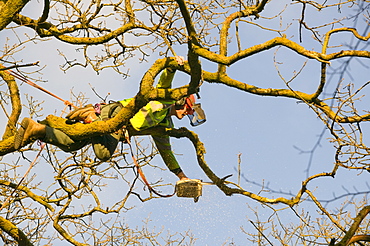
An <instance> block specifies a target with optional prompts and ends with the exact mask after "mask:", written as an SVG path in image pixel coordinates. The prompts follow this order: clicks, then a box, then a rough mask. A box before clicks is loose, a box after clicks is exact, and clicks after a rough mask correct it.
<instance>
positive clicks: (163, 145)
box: [120, 69, 181, 174]
mask: <svg viewBox="0 0 370 246" xmlns="http://www.w3.org/2000/svg"><path fill="white" fill-rule="evenodd" d="M174 75H175V73H174V72H169V71H168V70H167V69H165V70H164V71H163V72H162V74H161V76H160V79H159V81H158V85H157V88H162V89H169V88H171V85H172V80H173V77H174ZM131 100H132V98H130V99H125V100H122V101H120V103H121V104H122V105H123V106H126V105H127V104H128V103H129V102H130V101H131ZM174 103H175V101H173V100H161V101H150V102H149V103H148V104H147V105H145V106H144V107H143V108H141V109H140V110H139V112H137V113H136V114H135V115H134V117H132V118H131V119H130V123H131V125H132V127H133V128H134V129H135V130H137V131H142V130H145V129H148V128H151V127H155V126H164V127H169V128H172V127H173V126H174V125H173V122H172V119H171V116H170V114H169V113H170V110H171V106H172V105H173V104H174ZM152 137H153V140H154V143H155V145H156V146H157V149H158V151H159V153H160V155H161V156H162V159H163V161H164V163H165V164H166V166H167V167H168V168H169V169H170V170H171V171H172V172H173V173H175V174H178V173H179V172H181V169H180V165H179V163H178V162H177V160H176V158H175V155H174V154H173V151H172V149H171V143H170V138H169V136H160V137H159V136H152Z"/></svg>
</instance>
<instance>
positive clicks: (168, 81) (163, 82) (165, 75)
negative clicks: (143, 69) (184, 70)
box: [157, 68, 176, 89]
mask: <svg viewBox="0 0 370 246" xmlns="http://www.w3.org/2000/svg"><path fill="white" fill-rule="evenodd" d="M175 72H176V70H172V71H171V70H170V69H168V68H166V69H164V70H163V72H162V73H161V76H160V78H159V81H158V84H157V88H158V89H170V88H171V86H172V80H173V77H174V76H175Z"/></svg>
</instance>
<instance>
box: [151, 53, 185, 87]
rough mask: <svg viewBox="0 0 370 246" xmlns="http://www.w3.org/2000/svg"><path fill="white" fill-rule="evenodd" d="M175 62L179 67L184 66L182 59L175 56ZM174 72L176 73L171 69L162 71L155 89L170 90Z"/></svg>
mask: <svg viewBox="0 0 370 246" xmlns="http://www.w3.org/2000/svg"><path fill="white" fill-rule="evenodd" d="M175 60H176V62H177V63H178V64H179V65H180V66H182V65H184V62H185V60H184V57H182V56H176V57H175ZM175 72H176V70H175V69H172V68H166V69H164V70H163V72H162V74H161V76H160V78H159V81H158V84H157V88H159V89H170V88H171V85H172V80H173V77H174V76H175Z"/></svg>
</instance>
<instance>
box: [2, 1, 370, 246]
mask: <svg viewBox="0 0 370 246" xmlns="http://www.w3.org/2000/svg"><path fill="white" fill-rule="evenodd" d="M273 2H280V3H282V2H283V1H273ZM284 2H286V3H289V2H291V1H284ZM35 3H36V1H31V2H30V4H35ZM298 9H299V6H298V5H297V6H296V7H290V8H289V9H288V11H287V12H286V17H285V18H286V19H284V21H285V23H288V22H291V21H292V19H294V18H298V16H299V15H297V13H296V12H297V10H298ZM279 11H280V9H279V8H278V6H276V5H274V4H268V5H267V8H266V12H264V15H266V16H273V15H275V14H277V13H278V12H279ZM306 18H307V19H308V20H307V21H311V22H310V23H311V25H315V24H318V22H319V20H316V19H315V18H314V17H310V16H309V15H306ZM261 22H264V23H266V22H267V20H261ZM316 22H317V23H316ZM293 23H294V24H293V25H292V26H291V27H290V31H289V32H288V34H290V35H294V37H293V38H292V39H293V40H294V41H298V36H297V35H298V31H297V30H298V26H297V22H296V21H295V22H293ZM242 25H243V27H245V29H243V32H242V33H241V35H242V45H243V47H244V48H246V47H249V46H250V45H254V44H258V43H261V42H264V41H267V40H268V39H270V38H272V37H275V36H276V34H275V33H273V32H267V34H266V32H260V33H258V35H257V31H258V28H257V27H250V26H247V25H246V24H244V23H243V24H242ZM278 25H279V23H275V24H273V25H271V26H270V27H271V28H273V27H274V28H277V27H278ZM19 31H20V30H19ZM362 31H364V27H363V26H361V27H360V33H361V32H362ZM20 32H22V31H20ZM303 33H304V36H303V37H304V41H305V40H307V42H304V43H302V45H303V46H304V47H305V48H307V49H314V50H316V51H319V48H318V47H319V46H318V45H317V44H315V43H313V42H310V41H308V39H309V38H310V36H311V35H310V34H309V33H307V31H304V32H303ZM3 35H4V34H3V33H1V36H2V38H1V39H0V42H1V43H3V42H4V38H3V37H4V36H3ZM9 37H10V38H14V36H9ZM345 42H351V39H350V36H349V35H344V36H343V38H341V39H339V40H338V41H337V43H336V44H341V43H345ZM234 47H235V45H234ZM75 48H76V47H71V46H68V45H65V44H62V43H60V42H58V41H55V40H50V41H47V42H41V43H39V44H35V45H29V46H27V47H26V49H25V50H24V51H22V52H21V53H20V54H19V56H20V57H19V58H22V59H23V62H24V63H29V62H35V61H40V66H45V69H44V70H43V74H42V79H44V80H47V81H48V83H46V84H43V86H44V87H45V88H47V89H49V90H51V91H52V92H54V93H56V94H57V95H58V96H60V97H62V98H64V99H67V100H69V97H70V92H71V90H73V92H75V93H77V92H80V91H81V92H83V93H86V96H87V97H88V98H90V102H91V103H95V102H97V101H98V100H99V99H98V98H97V97H96V96H95V95H94V93H93V91H92V90H91V89H90V85H91V86H92V87H94V88H95V90H96V91H98V92H99V93H100V95H102V96H105V95H107V94H110V97H109V98H110V99H112V100H120V99H124V98H129V97H132V96H133V95H135V93H136V92H137V86H138V82H139V81H140V79H141V77H142V76H143V74H144V73H145V71H146V69H148V68H149V67H150V65H151V62H153V61H154V60H155V59H156V58H158V57H159V56H158V54H153V57H152V58H151V60H150V61H149V63H137V62H132V64H131V63H128V65H127V66H128V67H127V68H129V69H130V75H131V76H130V78H128V79H126V80H123V79H122V77H120V76H119V75H117V74H115V73H114V72H112V71H103V72H102V73H101V74H99V75H97V74H96V73H94V72H93V71H92V70H91V69H90V68H86V69H83V68H76V69H72V70H70V71H68V72H67V73H63V72H61V71H60V70H59V65H60V64H62V63H63V59H62V58H61V57H60V56H58V51H57V49H58V50H61V51H63V52H65V53H66V54H69V55H77V56H78V55H81V54H79V53H78V52H76V50H75ZM185 48H186V47H178V54H179V55H183V56H186V53H185V50H186V49H185ZM234 51H235V48H231V49H230V53H232V52H234ZM181 52H183V53H181ZM275 52H276V49H274V50H270V51H265V52H263V53H261V54H257V55H254V56H253V57H250V58H247V59H245V60H243V61H241V62H238V63H237V64H235V66H234V65H233V66H232V67H230V68H229V69H228V74H229V75H230V76H231V77H232V78H235V79H237V80H240V81H243V82H246V83H249V84H253V85H256V86H258V87H263V88H269V87H271V88H285V85H284V83H283V82H282V81H281V80H280V79H279V77H278V75H277V72H276V69H275V67H274V60H273V59H274V58H273V56H274V54H275ZM276 54H277V55H276V59H277V60H278V61H279V62H281V64H280V65H281V67H282V72H283V74H284V76H286V77H287V78H289V77H290V76H291V75H292V74H293V73H294V71H298V70H299V69H300V67H301V66H302V64H303V63H304V62H305V61H306V60H305V59H303V58H301V57H298V56H297V55H296V54H295V53H293V52H292V51H289V50H287V49H285V48H281V49H279V50H278V52H277V53H276ZM361 61H362V62H364V63H365V64H367V65H370V64H369V62H368V61H365V60H364V59H362V60H361ZM202 63H203V68H204V69H205V70H207V71H214V70H215V66H212V65H211V64H209V63H208V62H207V61H205V60H202ZM335 66H336V65H335V63H334V64H333V67H332V68H333V69H334V68H335ZM350 69H351V70H350V72H352V75H351V76H352V77H349V76H348V75H346V76H345V81H346V82H345V83H344V84H348V83H350V82H353V83H355V88H358V87H360V86H361V85H362V84H363V83H364V82H366V81H368V80H369V76H368V70H366V68H364V67H361V66H360V65H359V63H358V60H354V61H352V63H351V66H350ZM319 71H320V64H319V63H318V62H317V61H308V63H307V67H306V68H305V70H304V72H303V73H302V74H301V75H299V76H298V78H297V79H296V80H295V81H294V82H293V83H292V84H291V86H293V88H295V89H299V90H302V91H304V92H313V90H314V89H315V88H316V86H317V84H318V82H319V78H320V73H319ZM366 71H367V72H366ZM174 81H175V82H174V83H175V86H176V85H181V84H185V83H186V82H187V81H188V77H187V76H185V75H181V74H179V73H178V74H177V75H176V77H175V80H174ZM337 81H338V78H335V77H334V78H333V79H332V81H331V83H332V85H333V86H335V85H336V82H337ZM20 89H21V92H22V93H28V94H29V95H32V97H34V98H35V99H37V100H44V101H45V103H44V104H43V107H44V111H43V114H44V115H43V116H42V117H40V118H38V119H42V118H43V117H45V116H46V115H48V114H54V113H56V114H57V115H58V114H60V109H62V108H63V104H62V103H61V102H59V101H57V100H56V99H54V98H52V97H50V96H45V95H44V94H43V93H42V92H40V91H37V90H35V89H34V88H32V87H29V86H28V85H22V86H21V87H20ZM328 93H332V92H330V91H328ZM201 96H202V98H201V100H200V102H201V103H202V107H203V108H204V109H205V112H206V114H207V122H206V123H205V124H203V125H201V126H199V127H197V128H192V127H191V126H190V125H189V124H188V121H187V119H184V120H182V121H178V120H176V121H175V125H176V126H177V127H181V126H186V127H188V128H192V129H191V130H194V131H195V132H196V133H197V134H198V135H199V137H200V139H201V141H203V143H204V145H205V147H206V149H207V154H206V162H207V163H208V165H209V166H210V167H211V168H212V170H213V171H214V172H215V173H216V174H217V175H218V176H219V177H224V176H226V175H228V174H233V176H232V177H231V178H230V180H231V181H234V182H237V171H236V169H237V165H238V155H239V154H241V160H242V162H241V170H242V182H241V185H242V187H244V188H245V189H246V190H248V191H252V192H256V193H258V192H259V191H260V190H261V186H262V185H264V189H265V190H271V191H274V192H271V193H269V192H266V191H264V192H262V193H261V194H262V195H266V196H267V197H277V196H285V197H289V195H286V194H279V192H283V193H289V192H291V193H292V194H296V193H297V192H298V190H299V188H300V186H301V182H302V181H303V180H304V179H305V178H306V177H307V175H312V174H315V173H319V172H328V171H331V169H332V166H333V162H334V153H335V149H334V148H333V147H332V145H331V144H330V143H329V139H328V137H329V135H328V132H327V131H325V130H324V125H323V123H322V122H321V121H320V120H319V119H318V118H317V116H316V114H315V113H314V112H313V111H312V110H311V109H310V108H309V107H308V106H307V105H305V104H303V103H300V102H297V101H296V100H292V99H287V98H271V97H261V96H256V95H251V94H247V93H245V92H241V91H238V90H236V89H232V88H228V87H225V86H223V85H217V84H207V83H205V84H204V85H203V86H202V88H201ZM369 102H370V101H369V98H368V97H366V96H365V97H364V98H363V99H362V101H361V102H359V103H360V105H366V104H367V105H369ZM25 116H28V112H27V110H24V111H23V113H22V117H25ZM1 119H2V120H1V122H2V124H1V126H2V127H3V128H4V127H5V117H1ZM362 125H363V129H364V131H365V132H367V131H368V124H367V123H366V124H362ZM146 138H147V139H149V137H146ZM172 143H173V149H174V151H175V153H176V154H178V155H177V158H178V160H179V162H180V164H181V166H182V168H183V170H184V172H185V173H186V174H187V175H188V176H189V177H190V178H197V179H202V180H204V181H208V179H207V177H206V176H205V174H204V173H203V172H202V171H201V169H200V168H199V166H198V165H197V162H196V159H195V155H194V150H193V148H192V146H191V144H190V143H189V142H188V141H187V140H185V139H181V140H176V139H175V140H173V141H172ZM311 150H314V151H313V152H311ZM29 156H30V157H29V158H31V156H32V155H31V154H29ZM18 157H19V154H17V153H15V154H10V155H8V156H6V157H5V158H4V159H3V162H5V161H9V160H14V158H18ZM153 164H156V165H159V166H162V167H164V164H163V163H162V161H161V159H160V158H156V159H154V160H153ZM24 165H28V164H27V163H26V162H24ZM32 171H33V172H34V174H36V175H37V176H36V178H35V180H38V179H39V180H40V181H42V180H44V182H45V185H47V184H46V183H47V178H46V177H49V178H52V177H53V176H54V174H53V172H52V169H51V168H50V167H49V168H47V167H44V166H42V162H41V163H40V164H39V165H38V166H36V167H35V168H34V169H33V170H32ZM144 171H145V174H146V176H147V178H148V179H149V180H150V181H154V180H157V179H159V178H160V177H162V178H163V180H165V182H168V183H173V184H174V183H175V182H176V179H177V178H176V177H175V176H174V175H172V174H171V173H170V172H169V171H167V170H165V171H159V170H153V169H144ZM368 175H369V174H368V173H358V172H356V171H352V172H349V171H347V170H339V172H338V174H337V176H336V178H335V179H331V178H324V179H321V180H318V181H315V182H313V183H312V184H310V185H309V187H308V188H309V189H311V190H315V194H316V195H317V196H318V197H319V198H320V199H323V200H327V199H331V198H333V197H334V196H338V195H341V194H343V193H346V189H348V190H349V191H350V192H354V191H355V190H358V191H363V190H368V184H367V180H368V177H369V176H368ZM122 192H123V193H122ZM141 193H142V194H145V192H144V191H141ZM120 194H125V191H123V190H122V188H121V187H119V186H117V185H112V186H109V187H107V188H106V189H105V190H104V196H106V199H107V203H109V202H110V200H114V199H115V197H117V196H119V195H120ZM85 205H86V204H85ZM128 205H130V206H135V207H134V208H133V209H132V210H130V211H128V212H126V213H122V214H121V215H120V216H121V218H122V220H123V221H124V222H125V223H127V224H128V225H129V226H131V227H135V226H138V227H141V226H142V225H143V223H142V221H144V220H146V219H147V218H149V219H150V222H149V228H152V229H153V230H159V229H161V228H163V230H164V231H169V232H170V233H175V232H178V233H183V232H185V231H188V230H190V232H191V233H192V234H193V235H194V236H195V237H196V238H198V240H197V243H196V245H223V243H225V242H226V245H228V244H229V243H231V242H234V243H235V245H245V243H246V238H247V237H246V235H245V234H244V233H242V231H241V228H243V229H244V230H246V231H249V232H256V231H255V229H254V227H253V225H252V224H251V223H250V222H249V220H254V219H255V215H254V210H258V211H259V212H260V214H259V216H260V218H261V219H266V218H268V217H269V216H270V215H271V214H272V213H273V211H272V210H271V209H269V208H266V207H264V206H262V205H260V204H259V203H257V202H255V201H253V200H251V199H250V198H248V197H242V196H237V195H235V196H232V197H227V196H225V195H224V194H223V193H222V192H221V191H220V190H218V189H217V187H215V186H205V187H204V188H203V196H202V197H201V198H200V200H199V202H198V203H194V202H193V201H192V199H185V198H177V197H172V198H168V199H166V198H161V199H153V200H151V201H149V202H145V203H141V202H140V201H138V200H137V199H136V198H135V197H134V196H132V197H131V199H130V200H129V202H128ZM280 207H281V206H280V205H277V206H276V208H280ZM301 209H305V210H309V211H311V212H314V211H315V210H314V209H315V208H314V206H312V204H311V203H309V202H305V203H303V204H302V205H300V207H299V208H297V210H298V211H299V212H300V211H301ZM281 213H282V215H283V216H282V217H283V221H284V222H286V223H289V222H297V218H296V217H295V215H294V213H293V212H292V211H291V210H289V209H288V210H286V211H282V212H281ZM316 216H317V215H316ZM154 228H155V229H154ZM270 239H271V240H272V241H273V239H272V238H270Z"/></svg>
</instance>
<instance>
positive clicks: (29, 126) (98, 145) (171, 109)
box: [14, 57, 205, 180]
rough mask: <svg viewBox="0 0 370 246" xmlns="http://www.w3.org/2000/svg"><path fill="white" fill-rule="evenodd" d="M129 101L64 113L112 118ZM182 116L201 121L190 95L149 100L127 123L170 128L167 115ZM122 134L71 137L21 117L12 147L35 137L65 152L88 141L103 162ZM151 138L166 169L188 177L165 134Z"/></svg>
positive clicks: (166, 79) (167, 77) (169, 75)
mask: <svg viewBox="0 0 370 246" xmlns="http://www.w3.org/2000/svg"><path fill="white" fill-rule="evenodd" d="M176 60H177V61H178V63H179V64H180V65H182V64H183V58H182V57H176ZM174 74H175V71H174V70H172V69H171V68H166V69H165V70H164V71H163V72H162V74H161V76H160V79H159V82H158V85H157V88H161V89H168V88H171V84H172V80H173V77H174ZM131 100H132V98H131V99H125V100H122V101H119V102H116V103H111V104H106V105H102V106H101V108H99V110H96V108H94V107H93V106H92V105H88V106H85V107H83V108H79V109H76V110H74V111H72V112H71V113H69V114H68V115H67V116H66V118H67V119H69V120H73V121H83V122H85V123H91V122H93V121H98V120H106V119H109V118H112V117H114V116H115V115H116V114H117V113H118V112H119V111H120V110H121V108H122V107H124V106H126V105H127V104H128V103H129V102H130V101H131ZM185 115H188V116H189V119H190V120H191V125H193V126H196V125H198V124H201V123H203V122H205V115H204V112H203V110H202V109H201V108H200V104H195V97H194V95H190V96H189V97H187V98H183V99H181V100H179V101H173V100H160V101H150V102H149V103H148V104H147V105H146V106H144V107H143V108H141V109H140V110H139V112H137V113H136V114H135V115H134V116H133V117H132V118H131V119H130V125H131V126H132V127H133V128H134V129H135V130H137V131H142V130H145V129H148V128H152V127H155V126H164V127H171V128H172V127H173V126H174V125H173V122H172V119H171V116H176V117H177V118H178V119H182V118H183V117H184V116H185ZM122 136H123V131H122V130H119V131H117V132H115V133H111V134H107V135H102V136H95V137H92V138H89V139H84V140H74V139H72V138H71V137H69V136H68V135H67V134H65V133H64V132H62V131H60V130H58V129H54V128H52V127H50V126H47V125H43V124H40V123H37V122H35V121H33V120H32V119H30V118H24V119H23V120H22V123H21V127H20V128H19V129H18V131H17V134H16V136H15V140H14V147H15V149H19V148H20V147H21V146H23V145H24V144H25V143H27V142H29V141H30V140H36V139H38V140H41V141H43V142H45V143H49V144H52V145H55V146H57V147H59V148H60V149H62V150H63V151H65V152H73V151H77V150H79V149H81V148H82V147H84V146H86V145H88V144H92V146H93V149H94V153H95V155H96V157H97V158H98V159H100V160H101V161H107V160H109V159H110V158H111V157H112V155H113V153H114V151H115V150H116V147H117V145H118V143H119V141H120V139H121V137H122ZM152 138H153V140H154V143H155V145H156V147H157V149H158V151H159V153H160V155H161V157H162V159H163V161H164V162H165V164H166V166H167V167H168V169H169V170H170V171H171V172H173V173H174V174H175V175H176V176H177V177H178V178H179V179H180V180H185V179H188V178H187V177H186V175H185V174H184V172H183V171H182V170H181V168H180V165H179V163H178V162H177V160H176V157H175V156H174V154H173V152H172V150H171V144H170V138H169V136H154V135H152Z"/></svg>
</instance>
